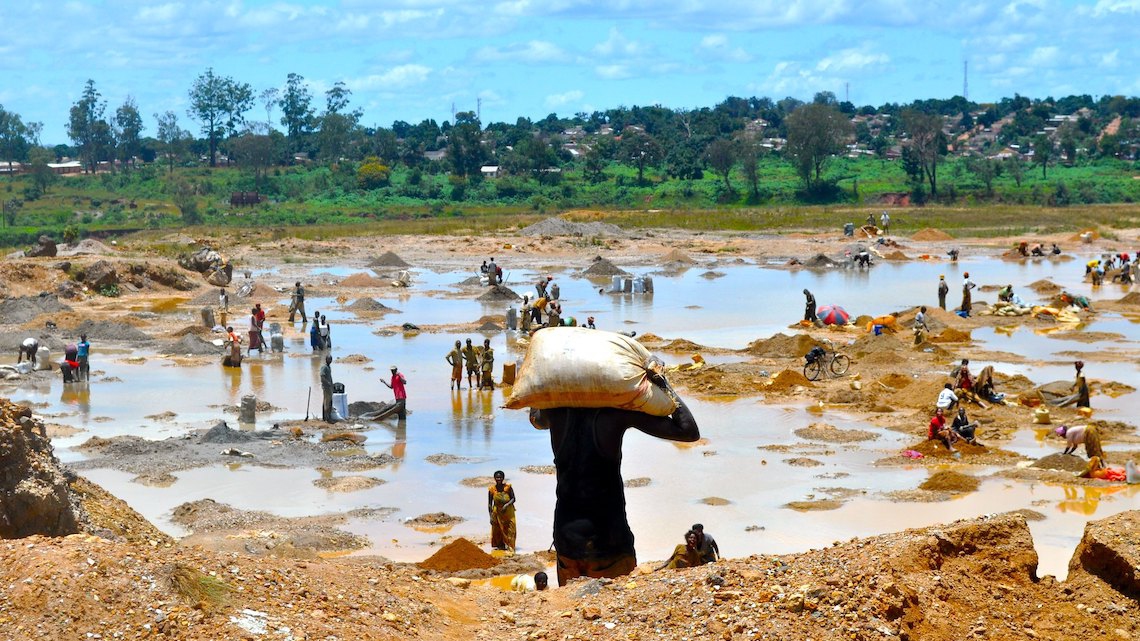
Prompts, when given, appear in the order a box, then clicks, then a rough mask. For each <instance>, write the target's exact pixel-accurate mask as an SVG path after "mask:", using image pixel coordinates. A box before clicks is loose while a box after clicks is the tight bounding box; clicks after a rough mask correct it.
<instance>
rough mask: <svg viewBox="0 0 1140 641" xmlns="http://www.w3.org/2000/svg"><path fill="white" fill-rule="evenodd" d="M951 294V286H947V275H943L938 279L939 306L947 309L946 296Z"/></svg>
mask: <svg viewBox="0 0 1140 641" xmlns="http://www.w3.org/2000/svg"><path fill="white" fill-rule="evenodd" d="M949 292H950V286H949V285H947V284H946V275H945V274H942V275H940V276H939V277H938V306H939V307H941V308H942V309H946V294H947V293H949Z"/></svg>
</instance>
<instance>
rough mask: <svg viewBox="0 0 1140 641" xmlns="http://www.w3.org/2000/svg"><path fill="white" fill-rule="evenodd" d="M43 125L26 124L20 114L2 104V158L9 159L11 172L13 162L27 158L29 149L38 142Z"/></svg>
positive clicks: (0, 142) (0, 125) (0, 110)
mask: <svg viewBox="0 0 1140 641" xmlns="http://www.w3.org/2000/svg"><path fill="white" fill-rule="evenodd" d="M41 126H42V125H40V124H39V123H35V122H33V123H30V124H24V121H23V119H21V118H20V114H18V113H16V112H14V111H7V110H6V109H4V105H0V160H3V161H7V163H8V172H9V174H11V173H12V164H13V163H15V162H23V161H24V160H26V159H27V157H28V150H29V149H31V148H32V147H33V146H34V145H36V144H38V141H37V140H36V138H38V135H39V130H40V127H41Z"/></svg>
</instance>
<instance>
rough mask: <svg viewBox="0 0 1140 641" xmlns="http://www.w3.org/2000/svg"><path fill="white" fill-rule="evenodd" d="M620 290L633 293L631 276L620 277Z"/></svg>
mask: <svg viewBox="0 0 1140 641" xmlns="http://www.w3.org/2000/svg"><path fill="white" fill-rule="evenodd" d="M621 291H623V292H625V293H627V294H632V293H633V279H632V278H623V279H622V281H621Z"/></svg>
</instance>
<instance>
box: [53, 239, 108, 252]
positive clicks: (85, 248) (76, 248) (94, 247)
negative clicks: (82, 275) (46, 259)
mask: <svg viewBox="0 0 1140 641" xmlns="http://www.w3.org/2000/svg"><path fill="white" fill-rule="evenodd" d="M113 252H114V250H113V249H111V248H110V247H108V246H106V245H104V244H103V243H101V242H99V241H97V240H95V239H94V238H84V239H83V240H81V241H79V242H78V243H75V244H74V245H64V246H62V247H60V248H59V255H60V256H82V255H84V254H97V255H104V254H110V253H113Z"/></svg>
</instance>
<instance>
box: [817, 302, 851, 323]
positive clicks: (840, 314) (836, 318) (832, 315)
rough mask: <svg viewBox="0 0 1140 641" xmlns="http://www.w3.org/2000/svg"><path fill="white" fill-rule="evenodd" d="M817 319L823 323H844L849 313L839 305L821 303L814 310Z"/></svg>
mask: <svg viewBox="0 0 1140 641" xmlns="http://www.w3.org/2000/svg"><path fill="white" fill-rule="evenodd" d="M816 315H817V316H819V320H821V321H823V324H824V325H846V324H847V321H848V319H850V318H851V314H848V313H847V310H845V309H843V308H842V307H840V306H839V305H821V306H820V308H819V309H818V310H817V311H816Z"/></svg>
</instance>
